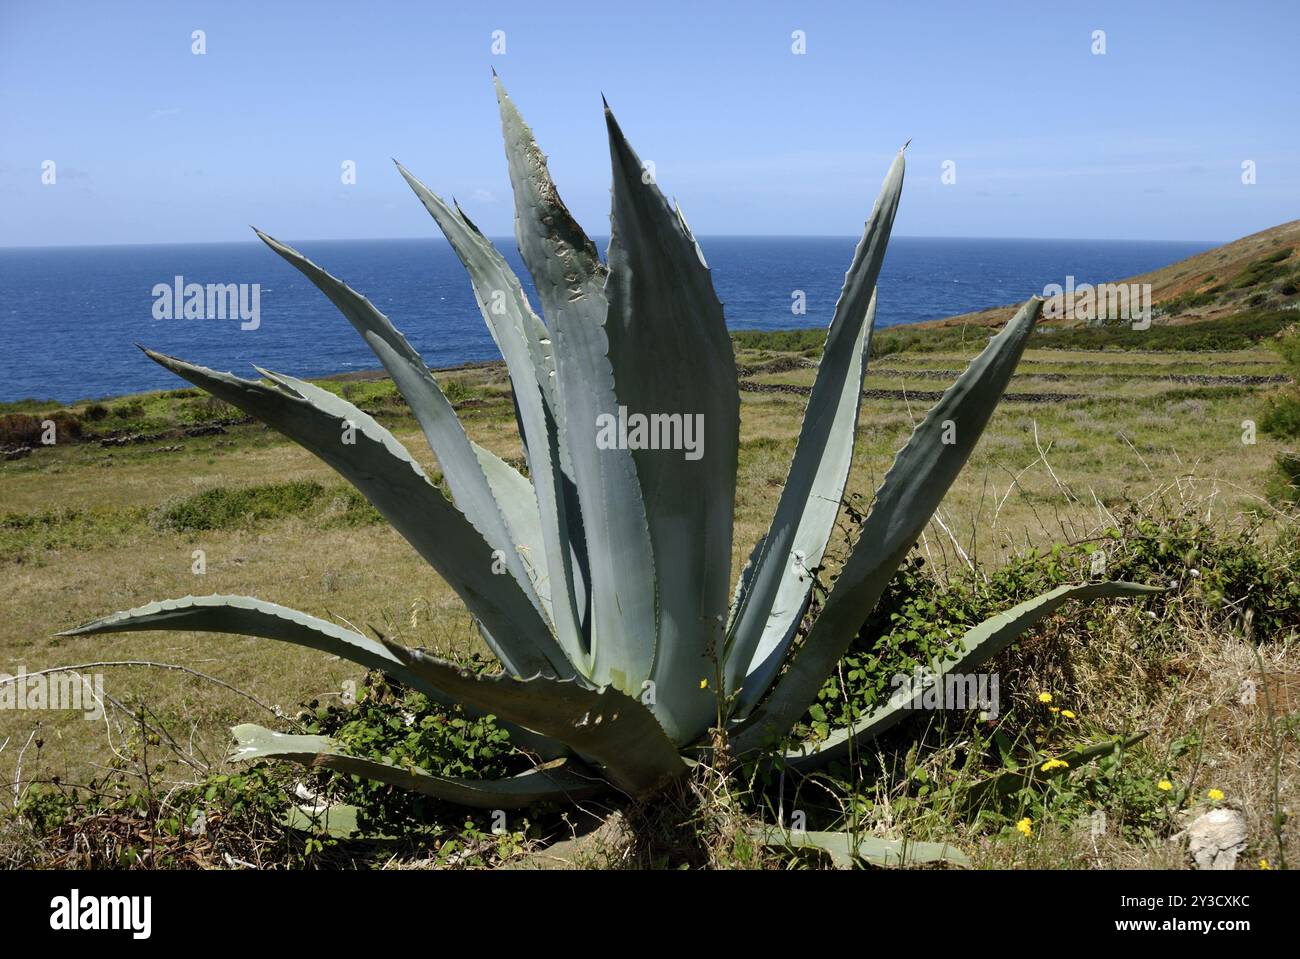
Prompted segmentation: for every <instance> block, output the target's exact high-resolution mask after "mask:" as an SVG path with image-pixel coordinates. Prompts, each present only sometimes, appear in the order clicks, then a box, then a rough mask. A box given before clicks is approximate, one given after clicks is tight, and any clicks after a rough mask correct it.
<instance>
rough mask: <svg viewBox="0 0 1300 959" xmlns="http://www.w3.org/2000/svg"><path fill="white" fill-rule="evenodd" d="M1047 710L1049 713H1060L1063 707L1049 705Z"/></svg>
mask: <svg viewBox="0 0 1300 959" xmlns="http://www.w3.org/2000/svg"><path fill="white" fill-rule="evenodd" d="M1047 711H1048V712H1049V713H1059V712H1060V711H1061V707H1060V706H1048V707H1047Z"/></svg>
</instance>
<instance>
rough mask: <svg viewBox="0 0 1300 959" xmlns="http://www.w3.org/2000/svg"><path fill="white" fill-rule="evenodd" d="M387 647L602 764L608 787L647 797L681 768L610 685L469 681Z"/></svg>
mask: <svg viewBox="0 0 1300 959" xmlns="http://www.w3.org/2000/svg"><path fill="white" fill-rule="evenodd" d="M387 645H388V648H389V649H390V650H391V651H392V653H393V654H394V655H395V656H397V657H398V658H399V659H401V660H402V662H404V663H405V664H406V665H407V667H409V668H410V669H412V670H414V671H415V672H417V673H419V674H420V675H421V676H422V677H423V678H424V680H425V681H426V682H428V683H430V684H431V685H433V686H436V687H437V688H438V689H440V690H442V691H443V692H444V693H445V694H446V695H449V696H453V697H455V698H456V699H457V700H458V701H460V702H462V703H465V704H466V705H469V706H473V707H474V708H475V709H480V710H483V711H485V712H489V713H491V714H492V715H494V716H498V717H500V718H502V719H505V720H507V721H509V722H512V723H517V724H519V725H521V726H527V727H528V728H529V729H535V730H537V731H538V732H539V733H542V734H543V735H545V736H550V737H552V738H553V739H557V740H559V741H560V742H562V743H565V744H566V745H568V746H570V747H571V748H572V749H573V750H574V751H575V752H577V753H579V754H580V755H581V756H583V757H584V758H586V759H589V760H590V761H592V762H595V763H599V764H601V765H602V766H604V767H605V775H606V777H607V778H608V779H609V781H610V782H612V783H613V784H614V785H615V786H617V787H618V788H620V789H622V790H624V791H626V792H628V793H629V794H631V795H633V796H639V795H644V794H647V793H649V792H652V791H653V790H654V789H656V788H658V787H659V786H662V785H663V784H664V783H665V782H667V781H669V780H671V779H673V778H675V777H677V776H680V775H681V774H682V773H683V772H684V771H685V769H686V766H685V764H684V763H683V761H682V758H681V757H680V756H679V755H678V754H677V749H676V747H674V746H673V744H672V741H671V740H670V739H669V738H668V737H667V736H666V735H665V734H664V731H663V727H661V726H660V725H659V723H658V721H657V720H656V719H655V717H654V716H653V715H652V714H651V713H650V711H649V710H648V709H646V708H645V707H644V706H642V705H641V703H639V702H638V701H637V700H635V699H632V698H631V697H629V696H625V695H624V694H623V693H621V692H619V691H618V690H617V689H614V688H613V687H605V688H603V689H592V688H590V687H588V686H584V685H580V684H579V682H578V681H576V680H567V681H563V682H562V681H559V680H556V679H554V678H552V677H549V676H544V675H537V676H533V677H532V678H531V679H520V678H516V677H512V676H508V675H506V674H504V673H501V674H498V675H496V676H476V675H474V674H472V673H470V672H469V671H467V670H464V669H462V668H460V667H459V666H457V665H456V664H455V663H449V662H447V661H445V660H441V659H437V658H436V657H433V656H430V655H428V654H427V653H423V652H421V651H420V650H417V649H409V648H407V647H405V646H398V645H395V644H392V643H389V644H387Z"/></svg>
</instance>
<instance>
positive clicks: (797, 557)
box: [727, 150, 904, 716]
mask: <svg viewBox="0 0 1300 959" xmlns="http://www.w3.org/2000/svg"><path fill="white" fill-rule="evenodd" d="M903 172H904V160H903V151H902V150H899V151H898V156H897V157H895V159H894V162H893V164H892V165H891V166H890V168H889V172H888V173H887V174H886V175H885V181H884V184H883V185H882V186H881V188H880V195H879V196H878V197H877V199H876V203H875V206H874V207H873V208H872V211H871V215H870V216H869V217H868V218H867V222H866V226H865V227H864V229H863V233H862V239H861V240H859V241H858V246H857V249H856V250H855V251H854V254H853V262H852V263H851V264H850V266H849V269H848V272H847V273H846V274H845V276H844V287H843V289H842V290H841V292H840V297H839V300H838V301H837V302H836V304H835V314H834V316H833V318H832V319H831V325H830V329H829V330H828V331H827V334H826V345H825V347H824V348H823V350H822V359H821V363H820V364H819V365H818V367H817V378H816V380H815V381H814V383H813V388H812V393H811V395H810V396H809V398H808V408H807V410H806V411H805V413H804V420H803V426H802V428H801V429H800V431H799V442H798V445H797V446H796V448H795V454H794V462H793V463H792V464H791V466H790V475H789V477H788V478H787V480H786V484H785V488H784V489H783V490H782V491H781V499H780V501H779V502H778V504H777V507H776V514H775V515H774V516H773V519H772V526H771V529H770V530H769V532H768V535H767V545H766V546H765V547H764V549H763V552H762V554H761V555H760V556H759V558H758V561H757V568H756V570H755V572H754V575H753V577H752V580H751V586H750V589H749V590H748V591H747V592H746V593H745V594H744V595H743V596H742V597H741V602H740V606H739V608H738V610H737V615H736V617H735V619H734V621H733V624H732V630H731V633H730V635H729V636H728V650H727V685H728V692H734V691H735V690H736V689H740V699H739V702H738V715H740V716H744V715H745V714H747V713H748V712H749V710H750V709H752V708H753V706H754V705H755V703H757V701H758V699H759V698H760V697H761V696H762V694H763V693H764V692H766V691H767V687H768V685H769V683H770V682H771V680H772V677H773V676H774V675H775V674H776V671H777V670H778V669H779V668H780V665H781V663H782V662H783V661H784V659H785V654H786V650H787V649H788V648H789V646H790V643H791V641H792V640H793V639H794V635H795V631H796V630H797V629H798V626H799V621H800V619H802V617H803V614H804V610H805V609H806V608H807V604H808V597H809V593H810V590H811V588H812V581H813V579H812V575H811V574H810V573H809V572H808V571H809V570H812V569H815V568H816V567H817V566H819V565H820V564H821V560H822V555H823V554H824V553H825V551H826V544H827V543H828V542H829V541H830V536H831V531H832V530H833V529H834V527H835V517H836V515H838V513H839V508H840V500H841V499H842V498H843V496H844V484H845V483H846V482H848V477H849V467H850V466H851V465H852V463H853V445H854V440H855V438H856V435H857V424H858V411H859V409H860V408H861V405H862V380H863V376H864V375H865V373H866V365H867V358H868V356H869V354H870V349H871V331H872V328H873V327H874V325H875V319H876V310H875V305H876V294H875V289H876V279H877V278H878V277H879V275H880V268H881V266H882V264H883V263H884V260H885V248H886V247H887V245H888V244H889V234H890V231H891V230H892V229H893V225H894V216H895V214H896V213H897V212H898V203H899V199H900V197H901V195H902V190H903Z"/></svg>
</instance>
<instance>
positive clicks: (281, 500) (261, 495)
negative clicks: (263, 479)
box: [155, 481, 325, 533]
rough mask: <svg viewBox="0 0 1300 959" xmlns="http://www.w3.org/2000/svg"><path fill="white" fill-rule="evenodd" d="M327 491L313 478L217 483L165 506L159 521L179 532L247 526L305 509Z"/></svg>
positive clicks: (156, 522)
mask: <svg viewBox="0 0 1300 959" xmlns="http://www.w3.org/2000/svg"><path fill="white" fill-rule="evenodd" d="M324 495H325V487H323V486H321V484H320V483H315V482H311V481H297V482H292V483H270V484H267V485H264V486H246V487H242V488H236V489H230V488H228V487H225V486H217V487H214V488H213V489H209V490H204V491H203V492H202V493H196V494H194V495H193V496H187V497H185V498H184V499H181V500H178V501H176V502H173V503H171V504H168V505H165V506H163V507H162V508H161V509H160V510H159V511H158V514H157V517H156V519H155V525H156V526H158V528H160V529H166V530H172V531H174V532H178V533H182V532H196V531H203V530H217V529H222V530H225V529H239V528H246V527H249V526H252V525H254V524H256V523H259V522H264V521H266V520H270V519H279V518H281V517H284V516H292V515H295V514H298V513H303V512H305V511H306V510H308V509H310V508H311V507H312V506H314V505H316V503H317V502H318V501H319V500H320V499H321V497H322V496H324Z"/></svg>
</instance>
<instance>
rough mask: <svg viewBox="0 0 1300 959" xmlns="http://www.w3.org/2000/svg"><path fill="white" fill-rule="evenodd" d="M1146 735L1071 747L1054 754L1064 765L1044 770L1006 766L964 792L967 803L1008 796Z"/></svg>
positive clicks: (1134, 743) (974, 804) (1128, 744)
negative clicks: (1060, 753) (1004, 769)
mask: <svg viewBox="0 0 1300 959" xmlns="http://www.w3.org/2000/svg"><path fill="white" fill-rule="evenodd" d="M1146 737H1147V734H1146V733H1145V732H1140V733H1134V734H1133V735H1132V736H1128V737H1124V738H1119V739H1107V740H1105V741H1104V742H1099V743H1093V744H1091V745H1089V746H1083V747H1080V748H1079V749H1072V750H1070V751H1069V752H1068V753H1066V754H1065V755H1063V756H1059V757H1057V758H1058V759H1062V760H1064V761H1065V763H1066V765H1065V766H1063V767H1061V766H1057V767H1055V768H1052V769H1049V770H1046V771H1044V770H1043V769H1041V768H1040V767H1039V765H1034V766H1031V767H1030V768H1028V769H1012V770H1008V771H1007V772H1004V773H1000V774H999V775H997V776H994V777H993V778H992V779H985V780H983V781H982V782H978V783H976V784H975V785H974V787H972V789H971V790H970V792H968V793H967V794H966V804H967V806H968V807H969V808H976V807H978V806H981V805H983V804H984V803H986V802H989V801H991V800H994V799H1000V798H1005V797H1007V796H1010V795H1012V794H1013V793H1016V792H1018V791H1019V790H1021V789H1024V788H1025V787H1026V786H1029V785H1031V784H1041V783H1045V782H1046V781H1047V780H1049V779H1052V778H1054V777H1056V776H1063V775H1067V774H1068V773H1069V772H1070V770H1072V769H1078V768H1079V767H1080V766H1083V765H1086V764H1088V763H1090V762H1092V761H1093V760H1094V759H1099V758H1101V757H1102V756H1109V755H1110V754H1111V753H1113V752H1114V751H1115V750H1117V749H1128V748H1129V747H1130V746H1134V745H1136V744H1137V743H1140V742H1141V741H1142V740H1144V739H1146Z"/></svg>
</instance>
